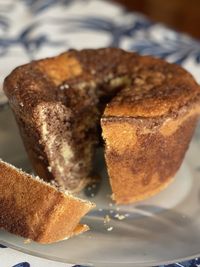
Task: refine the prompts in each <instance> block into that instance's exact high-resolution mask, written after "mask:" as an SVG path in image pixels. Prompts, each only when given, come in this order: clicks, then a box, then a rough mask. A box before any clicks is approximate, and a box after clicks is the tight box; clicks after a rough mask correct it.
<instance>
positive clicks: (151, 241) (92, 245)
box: [0, 107, 200, 267]
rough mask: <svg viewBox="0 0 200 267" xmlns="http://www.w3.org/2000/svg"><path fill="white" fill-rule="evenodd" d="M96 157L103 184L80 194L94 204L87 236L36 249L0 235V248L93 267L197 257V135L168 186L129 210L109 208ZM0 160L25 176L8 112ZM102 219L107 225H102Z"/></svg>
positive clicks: (0, 115)
mask: <svg viewBox="0 0 200 267" xmlns="http://www.w3.org/2000/svg"><path fill="white" fill-rule="evenodd" d="M98 154H99V155H97V162H98V164H97V168H98V169H99V170H100V172H101V175H102V177H103V181H102V183H101V185H100V186H99V188H94V189H92V190H93V193H94V195H95V196H94V198H92V199H91V197H89V196H88V197H87V195H88V192H91V191H88V190H85V192H83V193H82V196H83V197H84V198H88V199H90V200H93V201H95V202H96V204H97V208H96V210H94V211H92V212H91V213H90V214H88V215H87V216H86V217H85V218H84V220H83V222H84V223H87V224H89V225H90V227H91V231H89V232H87V233H84V234H82V235H80V236H77V237H74V238H72V239H70V240H65V241H61V242H58V243H55V244H51V245H39V244H37V243H34V242H31V243H29V244H27V243H24V241H25V240H24V239H23V238H20V237H17V236H15V235H12V234H9V233H7V232H6V231H3V230H2V231H0V243H2V244H5V245H8V246H10V247H11V248H14V249H17V250H20V251H23V252H26V253H29V254H32V255H35V256H39V257H43V258H47V259H52V260H56V261H60V262H66V263H73V264H83V265H88V266H95V267H100V266H104V267H113V266H115V267H122V266H123V267H133V266H155V265H160V264H167V263H170V262H178V261H183V260H185V259H189V258H195V257H197V256H200V205H199V203H200V179H199V178H200V167H198V166H199V165H198V164H199V155H200V154H199V134H198V131H196V134H195V136H194V138H193V140H192V143H191V145H190V149H189V151H188V152H187V156H186V158H185V160H184V163H183V164H182V167H181V169H180V170H179V172H178V173H177V175H176V179H175V180H174V182H173V183H172V184H171V185H170V186H169V187H168V188H167V189H166V190H164V191H163V192H161V193H159V194H158V195H156V196H155V197H152V198H150V199H149V200H147V201H143V202H140V203H137V204H135V205H126V206H118V207H116V206H115V205H114V204H113V203H111V199H110V197H109V194H110V188H109V184H108V179H107V175H106V171H105V167H104V164H103V159H102V156H101V153H98ZM0 157H1V158H2V159H4V160H6V161H8V162H10V163H12V164H14V165H16V166H18V167H22V168H23V169H24V170H26V171H31V167H30V165H29V163H28V159H27V156H26V154H25V151H24V149H23V145H22V142H21V139H20V137H19V134H18V130H17V127H16V124H15V121H14V118H13V115H12V113H11V111H10V109H9V108H8V107H4V108H3V109H2V110H1V111H0ZM117 214H118V215H117ZM106 215H109V217H110V218H111V220H110V221H109V222H107V223H104V217H105V216H106ZM121 215H122V216H121ZM115 216H118V218H116V217H115ZM124 217H125V218H124ZM119 218H123V220H119ZM110 229H112V230H111V231H108V230H110Z"/></svg>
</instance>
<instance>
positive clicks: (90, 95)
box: [39, 76, 131, 192]
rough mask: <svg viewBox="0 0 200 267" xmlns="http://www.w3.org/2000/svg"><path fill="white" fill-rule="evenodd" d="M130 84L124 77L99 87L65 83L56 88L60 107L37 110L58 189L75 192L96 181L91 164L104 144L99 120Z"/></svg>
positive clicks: (94, 83)
mask: <svg viewBox="0 0 200 267" xmlns="http://www.w3.org/2000/svg"><path fill="white" fill-rule="evenodd" d="M130 81H131V80H130V79H129V78H127V77H126V76H122V77H117V78H113V79H110V80H107V81H106V82H101V83H100V82H98V81H96V82H95V81H86V82H82V81H80V82H79V81H76V82H74V81H66V82H64V83H63V84H61V85H59V86H58V88H57V90H58V99H59V100H60V101H61V102H62V105H61V104H52V105H51V104H50V105H49V103H48V105H45V104H44V105H41V106H40V109H39V114H40V120H41V126H42V127H41V132H42V141H43V142H44V143H45V152H46V154H47V155H48V161H49V166H50V167H48V169H49V171H50V172H52V174H53V176H54V177H56V181H57V183H58V184H59V185H61V186H63V187H64V188H66V189H68V190H70V191H71V192H78V191H80V190H81V189H82V188H84V187H85V185H86V184H88V183H90V182H93V180H94V179H95V178H96V177H98V174H97V173H95V170H94V169H93V161H94V155H95V150H96V149H97V148H98V147H99V146H102V143H103V142H102V137H101V127H100V119H101V116H102V114H103V112H104V109H105V106H106V104H107V103H109V102H110V100H111V99H112V98H113V97H114V96H115V95H116V93H117V92H119V91H120V90H121V89H122V88H124V87H125V86H128V85H129V84H130ZM65 90H66V91H65ZM49 118H50V119H49ZM49 133H51V134H49Z"/></svg>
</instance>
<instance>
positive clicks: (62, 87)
mask: <svg viewBox="0 0 200 267" xmlns="http://www.w3.org/2000/svg"><path fill="white" fill-rule="evenodd" d="M68 88H69V85H68V84H62V85H61V86H60V90H65V89H68Z"/></svg>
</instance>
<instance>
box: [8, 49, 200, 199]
mask: <svg viewBox="0 0 200 267" xmlns="http://www.w3.org/2000/svg"><path fill="white" fill-rule="evenodd" d="M4 91H5V93H6V95H7V97H8V99H9V103H10V106H11V108H12V110H13V111H14V114H15V117H16V120H17V122H18V125H19V128H20V132H21V136H22V138H23V141H24V144H25V147H26V150H27V152H28V155H29V157H30V160H31V162H32V164H33V167H34V169H35V171H36V172H37V174H38V175H40V177H42V178H43V179H45V180H47V181H50V180H55V182H56V183H57V184H58V185H60V186H62V187H64V188H65V189H67V190H69V191H70V192H75V191H80V190H81V189H82V188H83V187H84V186H85V185H86V184H88V183H89V182H90V181H91V179H92V177H93V175H94V172H95V170H93V157H94V153H95V150H96V148H97V147H99V146H100V145H102V137H103V139H104V142H105V158H106V164H107V169H108V174H109V178H110V184H111V188H112V192H113V195H112V197H113V199H114V200H115V201H116V202H117V203H130V202H134V201H138V200H142V199H145V198H147V197H149V196H152V195H154V194H155V193H157V192H159V191H160V190H161V189H163V188H165V187H166V186H167V185H168V184H169V183H170V181H171V180H172V178H173V177H174V175H175V173H176V171H177V170H178V169H179V167H180V165H181V163H182V160H183V158H184V155H185V152H186V150H187V148H188V145H189V142H190V140H191V137H192V134H193V131H194V129H195V125H196V123H197V120H198V116H199V113H200V107H199V102H200V87H199V86H198V85H197V83H196V82H195V80H194V79H193V77H192V76H191V75H190V74H189V73H188V72H187V71H185V70H184V69H182V68H181V67H179V66H177V65H175V64H170V63H167V62H165V61H163V60H161V59H156V58H153V57H150V56H140V55H138V54H136V53H131V52H126V51H123V50H121V49H117V48H104V49H93V50H92V49H88V50H81V51H76V50H70V51H68V52H65V53H63V54H61V55H59V56H57V57H53V58H47V59H44V60H38V61H33V62H31V63H29V64H27V65H24V66H20V67H18V68H17V69H15V70H14V71H13V72H12V73H11V74H10V75H9V76H8V77H7V78H6V79H5V83H4Z"/></svg>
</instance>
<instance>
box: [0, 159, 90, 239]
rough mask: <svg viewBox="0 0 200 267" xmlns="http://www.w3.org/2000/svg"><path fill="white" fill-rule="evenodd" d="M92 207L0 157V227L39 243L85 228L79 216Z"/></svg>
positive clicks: (67, 236) (79, 231)
mask: <svg viewBox="0 0 200 267" xmlns="http://www.w3.org/2000/svg"><path fill="white" fill-rule="evenodd" d="M93 207H94V204H93V203H91V202H88V201H84V200H81V199H78V198H76V197H74V196H72V195H70V194H68V193H63V192H60V191H59V190H57V189H56V188H55V187H54V186H51V185H50V184H48V183H46V182H44V181H43V180H41V179H40V178H39V177H33V176H31V175H29V174H27V173H25V172H22V171H21V170H19V169H17V168H15V167H14V166H12V165H10V164H8V163H6V162H3V161H2V160H0V227H1V228H3V229H5V230H7V231H9V232H11V233H13V234H16V235H19V236H22V237H24V238H28V239H31V240H34V241H36V242H39V243H44V244H46V243H52V242H56V241H59V240H63V239H66V238H69V237H71V236H73V235H77V234H80V233H83V232H85V231H87V230H88V229H89V227H88V226H87V225H83V224H80V223H79V221H80V219H81V218H82V217H83V216H84V215H85V214H86V213H87V212H88V211H89V210H90V209H92V208H93Z"/></svg>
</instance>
